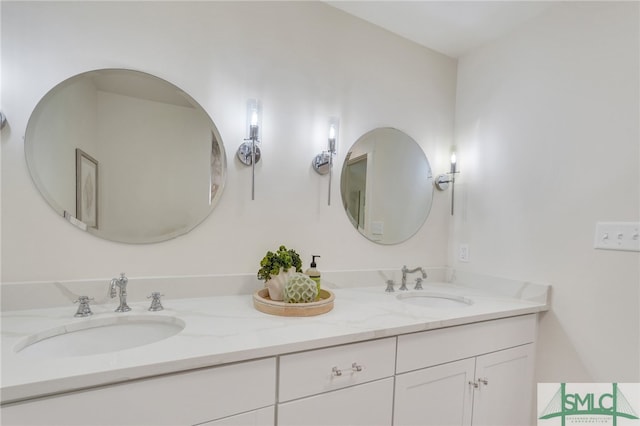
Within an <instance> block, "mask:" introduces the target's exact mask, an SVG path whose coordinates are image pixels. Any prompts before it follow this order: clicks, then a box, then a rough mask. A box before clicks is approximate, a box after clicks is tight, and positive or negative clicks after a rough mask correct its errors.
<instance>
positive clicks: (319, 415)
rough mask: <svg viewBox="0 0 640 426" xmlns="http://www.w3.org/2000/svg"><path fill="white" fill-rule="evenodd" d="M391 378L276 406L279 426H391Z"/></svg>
mask: <svg viewBox="0 0 640 426" xmlns="http://www.w3.org/2000/svg"><path fill="white" fill-rule="evenodd" d="M392 403H393V378H391V377H389V378H386V379H382V380H378V381H375V382H370V383H365V384H363V385H358V386H352V387H349V388H345V389H341V390H337V391H332V392H327V393H323V394H320V395H315V396H310V397H307V398H302V399H298V400H295V401H290V402H286V403H284V404H280V405H279V406H278V426H307V425H318V426H339V425H349V426H360V425H361V426H371V425H391V411H392Z"/></svg>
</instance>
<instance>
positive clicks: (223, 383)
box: [0, 358, 276, 426]
mask: <svg viewBox="0 0 640 426" xmlns="http://www.w3.org/2000/svg"><path fill="white" fill-rule="evenodd" d="M275 379H276V362H275V358H266V359H261V360H256V361H249V362H241V363H237V364H231V365H225V366H221V367H212V368H206V369H201V370H193V371H189V372H184V373H177V374H171V375H167V376H160V377H154V378H150V379H141V380H134V381H131V382H127V383H123V384H115V385H111V386H104V387H100V388H93V389H89V390H84V391H78V392H73V393H68V394H61V395H54V396H51V397H45V398H39V399H35V400H30V401H24V402H19V403H14V404H8V405H3V406H2V413H0V414H1V416H2V424H3V425H12V426H13V425H66V426H73V425H77V426H87V425H105V426H116V425H132V426H133V425H135V426H140V425H154V426H160V425H171V426H175V425H195V424H201V423H205V422H208V421H212V420H216V419H221V420H220V421H219V423H212V424H219V425H233V424H238V423H234V422H237V421H240V424H243V425H248V424H254V425H261V426H262V425H273V423H274V416H273V408H274V407H273V406H274V401H275ZM249 383H250V384H251V385H250V386H247V384H249ZM269 413H271V416H269ZM234 415H238V416H237V418H234V417H230V416H234Z"/></svg>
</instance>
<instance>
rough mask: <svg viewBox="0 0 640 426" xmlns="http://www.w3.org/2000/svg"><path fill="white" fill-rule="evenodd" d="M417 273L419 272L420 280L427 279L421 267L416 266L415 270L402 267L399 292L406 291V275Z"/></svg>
mask: <svg viewBox="0 0 640 426" xmlns="http://www.w3.org/2000/svg"><path fill="white" fill-rule="evenodd" d="M418 271H420V273H421V274H422V278H423V279H426V278H427V273H426V272H425V271H424V269H423V268H422V267H421V266H418V267H417V268H413V269H409V268H407V265H404V266H403V267H402V285H401V286H400V290H408V289H407V274H412V273H414V272H418Z"/></svg>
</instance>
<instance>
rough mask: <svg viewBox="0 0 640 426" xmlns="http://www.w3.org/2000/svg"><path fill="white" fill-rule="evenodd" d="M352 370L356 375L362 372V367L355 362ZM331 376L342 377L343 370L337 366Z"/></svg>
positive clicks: (332, 370)
mask: <svg viewBox="0 0 640 426" xmlns="http://www.w3.org/2000/svg"><path fill="white" fill-rule="evenodd" d="M350 370H351V371H353V372H354V373H357V372H359V371H362V366H361V365H360V364H358V363H357V362H354V363H352V364H351V368H350ZM331 375H332V376H334V377H338V376H342V370H341V369H340V368H338V367H337V366H335V367H333V368H332V369H331Z"/></svg>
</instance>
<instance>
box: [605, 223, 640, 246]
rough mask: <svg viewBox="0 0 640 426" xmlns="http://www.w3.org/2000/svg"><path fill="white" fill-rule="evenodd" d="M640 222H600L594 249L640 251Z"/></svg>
mask: <svg viewBox="0 0 640 426" xmlns="http://www.w3.org/2000/svg"><path fill="white" fill-rule="evenodd" d="M639 231H640V222H598V223H596V235H595V238H594V241H593V247H594V248H597V249H602V250H622V251H640V234H639Z"/></svg>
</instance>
